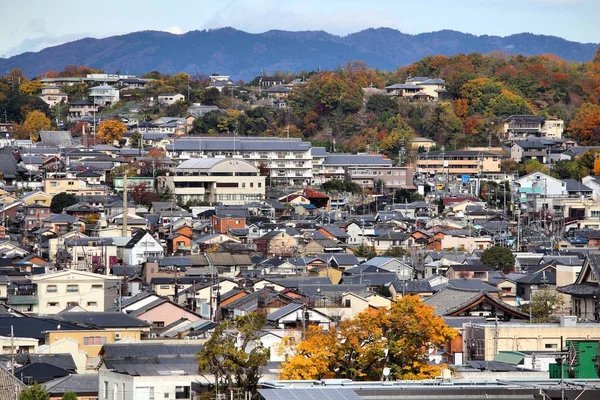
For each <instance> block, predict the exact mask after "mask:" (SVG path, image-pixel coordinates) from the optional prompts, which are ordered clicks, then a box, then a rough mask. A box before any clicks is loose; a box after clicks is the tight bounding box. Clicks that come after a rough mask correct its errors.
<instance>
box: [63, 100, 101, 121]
mask: <svg viewBox="0 0 600 400" xmlns="http://www.w3.org/2000/svg"><path fill="white" fill-rule="evenodd" d="M97 112H98V104H94V103H92V102H91V101H88V100H83V101H76V102H73V103H69V116H68V117H67V119H68V120H69V121H77V120H78V119H80V118H85V117H91V116H93V115H94V114H95V113H97Z"/></svg>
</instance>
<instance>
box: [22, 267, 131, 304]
mask: <svg viewBox="0 0 600 400" xmlns="http://www.w3.org/2000/svg"><path fill="white" fill-rule="evenodd" d="M31 283H32V285H33V287H34V288H35V289H34V294H33V295H29V296H28V297H33V298H34V299H33V301H34V302H35V303H37V304H33V307H32V308H33V309H32V312H33V313H38V314H48V315H52V314H56V313H58V312H59V311H61V310H64V309H65V308H67V307H68V306H70V305H79V306H81V307H83V308H84V309H86V310H87V311H98V312H101V311H106V310H107V309H108V308H110V307H112V306H113V302H114V300H115V299H116V298H117V293H118V286H119V285H120V284H121V278H120V277H114V276H106V275H100V274H94V273H92V272H86V271H77V270H72V269H68V270H62V271H59V272H50V273H47V274H43V275H34V276H33V277H32V278H31ZM18 297H19V296H14V297H13V299H12V300H13V301H15V300H16V299H17V298H18Z"/></svg>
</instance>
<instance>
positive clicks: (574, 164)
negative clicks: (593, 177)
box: [550, 160, 590, 181]
mask: <svg viewBox="0 0 600 400" xmlns="http://www.w3.org/2000/svg"><path fill="white" fill-rule="evenodd" d="M550 173H551V175H552V176H553V177H555V178H558V179H575V180H578V181H579V180H581V178H583V177H586V176H588V175H589V174H590V170H588V169H587V168H586V167H584V166H583V165H581V163H580V162H579V161H569V160H560V161H558V162H556V163H554V164H552V170H551V171H550Z"/></svg>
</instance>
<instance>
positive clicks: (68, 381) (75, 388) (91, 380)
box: [42, 373, 98, 395]
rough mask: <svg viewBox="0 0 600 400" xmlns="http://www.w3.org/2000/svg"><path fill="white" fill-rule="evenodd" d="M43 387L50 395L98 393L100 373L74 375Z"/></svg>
mask: <svg viewBox="0 0 600 400" xmlns="http://www.w3.org/2000/svg"><path fill="white" fill-rule="evenodd" d="M42 386H43V387H44V388H45V389H46V391H47V392H48V393H50V394H58V395H60V394H63V393H65V392H74V393H75V394H83V393H90V394H92V393H98V373H86V374H74V375H68V376H63V377H62V378H58V379H53V380H51V381H48V382H44V383H43V384H42Z"/></svg>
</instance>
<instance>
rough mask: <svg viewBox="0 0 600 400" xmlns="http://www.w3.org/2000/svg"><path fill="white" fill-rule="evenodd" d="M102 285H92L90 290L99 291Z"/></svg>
mask: <svg viewBox="0 0 600 400" xmlns="http://www.w3.org/2000/svg"><path fill="white" fill-rule="evenodd" d="M101 289H102V285H92V290H101Z"/></svg>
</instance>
